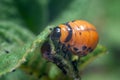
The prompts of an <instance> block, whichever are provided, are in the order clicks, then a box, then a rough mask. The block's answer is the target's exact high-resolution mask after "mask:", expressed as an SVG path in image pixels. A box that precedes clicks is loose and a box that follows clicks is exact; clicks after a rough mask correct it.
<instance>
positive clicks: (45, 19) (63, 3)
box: [0, 0, 120, 80]
mask: <svg viewBox="0 0 120 80" xmlns="http://www.w3.org/2000/svg"><path fill="white" fill-rule="evenodd" d="M119 8H120V0H0V21H11V22H14V23H17V24H19V25H21V26H23V27H26V28H28V29H29V30H31V31H32V32H33V33H34V34H35V35H37V34H39V33H40V32H41V31H42V30H43V29H44V28H45V27H46V26H48V25H55V26H56V25H58V24H60V23H65V22H68V21H71V20H76V19H83V20H87V21H89V22H91V23H92V24H94V25H95V26H96V28H97V30H98V33H99V36H100V41H99V43H100V44H102V45H104V46H106V48H107V49H108V52H107V54H105V55H103V56H101V57H99V58H97V59H96V60H94V61H93V62H92V63H91V64H90V65H89V66H87V68H85V70H84V71H83V72H82V80H120V61H119V59H120V49H119V48H120V9H119ZM6 24H7V23H6ZM11 75H12V77H14V80H17V77H18V75H17V74H15V73H12V74H9V75H8V76H7V77H4V78H2V79H1V80H12V79H11V78H10V77H11ZM13 75H14V76H13ZM19 77H20V79H19V80H25V79H24V76H19ZM25 77H26V76H25Z"/></svg>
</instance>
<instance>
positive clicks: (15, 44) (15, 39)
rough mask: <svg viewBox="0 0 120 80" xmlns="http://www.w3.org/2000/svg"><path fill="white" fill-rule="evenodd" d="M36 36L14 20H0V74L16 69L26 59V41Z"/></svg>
mask: <svg viewBox="0 0 120 80" xmlns="http://www.w3.org/2000/svg"><path fill="white" fill-rule="evenodd" d="M33 38H34V35H33V34H32V33H31V32H29V31H28V30H26V29H24V28H22V27H19V25H17V24H15V23H12V22H5V21H4V22H0V42H1V44H0V65H1V66H0V75H2V74H5V73H7V72H11V71H13V70H15V69H16V68H17V67H18V66H20V65H21V64H22V63H23V62H24V61H25V60H26V59H25V56H26V54H25V51H26V46H25V43H27V42H29V41H30V40H32V39H33Z"/></svg>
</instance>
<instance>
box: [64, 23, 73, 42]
mask: <svg viewBox="0 0 120 80" xmlns="http://www.w3.org/2000/svg"><path fill="white" fill-rule="evenodd" d="M65 25H66V26H67V31H68V36H67V37H66V39H65V41H64V42H68V41H70V40H71V38H72V28H71V26H70V25H69V24H68V23H66V24H65Z"/></svg>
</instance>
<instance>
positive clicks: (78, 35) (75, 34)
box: [52, 20, 99, 56]
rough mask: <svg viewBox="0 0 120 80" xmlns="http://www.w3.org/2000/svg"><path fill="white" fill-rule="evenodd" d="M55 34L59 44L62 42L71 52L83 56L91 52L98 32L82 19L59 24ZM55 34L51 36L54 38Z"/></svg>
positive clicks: (95, 44) (96, 40) (96, 41)
mask: <svg viewBox="0 0 120 80" xmlns="http://www.w3.org/2000/svg"><path fill="white" fill-rule="evenodd" d="M57 28H59V30H58V32H59V35H58V36H57V33H58V32H57V33H56V32H55V31H53V33H52V34H56V36H57V37H58V38H57V39H59V42H60V43H61V44H64V45H65V46H66V47H67V48H68V49H69V50H70V51H71V52H72V53H74V54H76V55H78V56H84V55H86V54H88V53H89V52H92V51H93V50H94V48H95V47H96V46H97V43H98V39H99V37H98V33H97V31H96V28H95V27H94V26H93V25H92V24H90V23H88V22H87V21H83V20H75V21H71V22H68V23H66V24H60V25H59V26H58V27H57ZM54 37H55V36H53V38H54Z"/></svg>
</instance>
